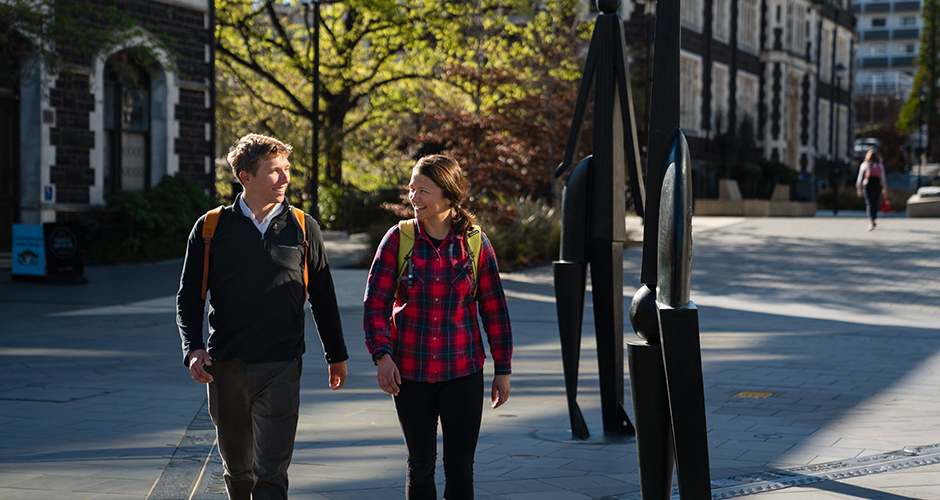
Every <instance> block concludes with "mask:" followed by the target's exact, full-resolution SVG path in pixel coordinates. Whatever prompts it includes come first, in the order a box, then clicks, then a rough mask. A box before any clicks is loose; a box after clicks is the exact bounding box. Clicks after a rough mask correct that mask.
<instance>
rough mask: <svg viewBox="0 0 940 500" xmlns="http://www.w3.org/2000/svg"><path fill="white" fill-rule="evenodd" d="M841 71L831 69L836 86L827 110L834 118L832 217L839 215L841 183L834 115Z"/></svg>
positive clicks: (830, 171)
mask: <svg viewBox="0 0 940 500" xmlns="http://www.w3.org/2000/svg"><path fill="white" fill-rule="evenodd" d="M843 71H845V66H844V65H843V64H842V63H839V64H836V66H835V68H833V72H834V73H835V77H836V86H835V89H834V91H833V99H832V105H831V106H830V110H829V116H831V117H835V118H834V128H835V132H834V133H833V135H832V137H830V139H829V142H830V144H833V143H834V146H833V148H832V154H833V161H832V168H830V169H829V183H830V184H831V185H832V215H839V183H841V182H842V169H841V168H840V167H839V113H836V106H837V105H838V103H839V100H840V98H841V92H842V72H843ZM830 119H832V118H830Z"/></svg>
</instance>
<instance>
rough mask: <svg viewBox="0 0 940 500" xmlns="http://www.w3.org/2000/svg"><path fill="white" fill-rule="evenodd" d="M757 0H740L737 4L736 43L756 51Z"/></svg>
mask: <svg viewBox="0 0 940 500" xmlns="http://www.w3.org/2000/svg"><path fill="white" fill-rule="evenodd" d="M757 26H758V25H757V0H741V2H740V3H739V4H738V45H739V46H741V48H743V49H747V50H750V51H751V52H757V49H758V46H757V43H758V42H757Z"/></svg>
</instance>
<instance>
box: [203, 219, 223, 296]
mask: <svg viewBox="0 0 940 500" xmlns="http://www.w3.org/2000/svg"><path fill="white" fill-rule="evenodd" d="M221 213H222V205H219V206H217V207H215V208H213V209H212V210H209V211H208V212H206V220H205V221H204V222H203V224H202V239H203V241H205V243H206V255H205V257H204V258H203V260H202V300H206V291H207V290H208V288H207V286H208V284H209V243H211V242H212V236H213V235H215V227H216V225H218V224H219V214H221Z"/></svg>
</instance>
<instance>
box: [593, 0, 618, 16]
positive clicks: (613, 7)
mask: <svg viewBox="0 0 940 500" xmlns="http://www.w3.org/2000/svg"><path fill="white" fill-rule="evenodd" d="M596 3H597V10H599V11H601V12H603V13H604V14H613V13H615V12H617V11H619V10H620V0H597V2H596Z"/></svg>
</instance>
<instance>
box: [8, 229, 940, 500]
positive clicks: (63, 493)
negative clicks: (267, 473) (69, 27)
mask: <svg viewBox="0 0 940 500" xmlns="http://www.w3.org/2000/svg"><path fill="white" fill-rule="evenodd" d="M818 215H819V216H818V217H816V218H801V219H788V218H734V217H709V218H706V217H698V218H695V219H694V221H693V237H694V244H695V246H694V249H693V252H694V253H693V267H692V269H693V273H692V287H693V290H692V300H693V301H695V303H696V305H697V306H698V307H699V314H700V326H701V330H702V337H701V341H702V358H703V367H704V378H705V395H706V412H707V415H706V420H707V424H708V429H709V435H708V442H709V452H710V466H711V477H712V479H713V494H714V495H718V496H714V498H732V497H735V496H756V497H775V498H777V497H779V498H800V499H809V500H823V499H825V500H829V499H832V498H866V499H874V498H885V499H890V500H898V499H907V498H923V499H930V498H940V493H938V492H940V465H937V464H932V463H926V462H925V463H914V462H911V463H907V464H906V465H905V466H904V467H903V468H887V467H886V468H884V470H881V469H878V470H875V469H872V470H871V471H867V472H866V473H865V474H862V475H856V476H845V477H841V476H840V477H837V475H836V474H835V473H832V474H830V475H829V476H826V477H825V478H823V479H820V480H817V479H818V478H814V479H813V481H815V482H813V483H811V484H809V483H801V484H792V485H790V484H787V485H783V486H781V487H779V488H776V489H773V490H767V491H749V490H747V488H746V487H745V488H742V487H740V485H739V486H734V484H736V483H735V481H738V482H740V480H741V479H740V478H747V477H754V476H748V475H755V474H777V475H779V476H781V477H794V476H797V477H803V478H805V477H806V473H805V472H799V471H802V470H804V469H803V468H806V467H814V468H816V469H814V470H827V471H828V470H831V471H838V470H839V467H840V466H841V465H840V464H845V463H846V461H850V460H866V459H867V460H875V458H871V457H876V458H877V457H879V456H881V455H883V454H889V453H892V452H896V451H898V450H905V449H913V448H917V447H924V446H928V445H933V444H937V443H940V420H938V419H937V414H938V411H940V335H938V333H940V329H938V325H940V321H938V320H937V318H938V317H940V259H937V258H936V255H937V253H936V252H937V249H938V248H940V220H938V219H906V218H903V217H897V216H889V217H886V218H883V219H880V222H879V224H878V227H877V229H876V230H874V231H872V232H868V231H866V230H865V228H866V226H867V221H866V220H865V218H864V215H863V214H861V213H852V212H840V214H839V216H838V217H832V216H830V215H829V214H826V213H822V212H820V213H819V214H818ZM634 224H635V221H634ZM634 234H637V233H634ZM326 243H327V250H328V252H331V254H330V260H331V262H332V263H333V266H334V267H335V269H334V281H335V282H336V284H337V292H338V296H339V301H340V305H341V314H342V319H343V324H344V327H345V332H346V338H347V344H348V346H349V349H350V354H351V356H352V357H351V359H350V360H349V363H348V364H349V369H350V376H349V379H348V380H347V386H346V387H344V388H343V389H342V390H340V391H337V392H333V391H330V390H329V389H328V388H327V387H326V370H325V366H324V365H323V363H322V361H321V360H322V351H321V350H320V348H319V343H318V342H317V340H316V330H315V326H313V324H312V321H311V322H308V323H309V324H308V327H307V333H308V353H307V355H306V357H307V363H306V364H305V368H306V369H305V375H304V378H303V385H302V394H301V421H300V426H299V429H298V436H297V450H296V452H295V460H294V464H293V466H292V467H291V471H290V472H291V496H292V497H294V498H304V499H331V500H337V499H352V498H356V499H362V498H369V499H384V498H389V499H391V498H403V497H404V446H403V444H402V442H401V433H400V430H399V429H398V423H397V417H396V416H395V412H394V407H393V403H392V401H391V399H390V397H389V396H387V395H385V394H384V393H382V392H381V391H380V390H379V389H378V388H377V387H376V383H375V371H374V370H375V368H374V366H373V365H372V362H371V359H370V358H369V356H368V353H367V352H366V350H365V347H364V345H363V340H362V334H361V326H360V325H361V322H362V305H361V301H362V293H363V288H364V283H365V278H366V275H367V271H365V270H363V269H357V268H352V267H349V266H353V265H355V263H357V262H359V261H360V260H361V257H362V255H363V254H364V252H365V251H366V250H365V248H366V242H365V239H364V237H361V236H355V237H352V238H347V237H344V236H343V235H331V237H330V238H329V239H328V241H327V242H326ZM640 257H641V253H640V249H639V247H632V248H628V249H627V250H625V251H624V284H625V297H626V299H625V305H626V301H629V299H630V297H632V295H633V291H634V290H635V289H636V288H637V287H638V286H639V283H638V276H639V264H640ZM180 267H181V261H179V260H175V261H167V262H160V263H153V264H140V265H122V266H105V267H88V268H87V269H86V277H88V279H89V283H88V284H87V285H76V286H55V285H46V284H42V283H33V282H20V281H11V280H10V277H9V274H4V273H0V318H2V327H0V360H2V361H3V362H2V363H0V425H2V428H3V429H4V430H5V431H6V432H5V433H4V434H5V436H6V437H5V439H4V440H3V441H2V442H0V499H6V498H11V499H33V498H36V499H40V498H41V499H48V498H57V499H59V498H61V499H73V498H74V499H84V498H108V499H122V498H135V499H141V498H146V497H147V496H148V495H150V494H151V490H152V489H153V488H154V486H155V485H156V484H158V482H159V480H160V478H161V477H163V475H164V473H165V471H166V470H167V467H168V465H169V464H170V463H171V461H172V460H173V457H174V454H176V453H177V452H178V451H179V450H180V449H183V447H184V446H185V444H184V443H183V440H184V438H185V436H186V433H187V430H189V429H190V428H191V426H192V425H193V422H194V420H195V419H196V417H197V416H198V415H200V412H201V411H204V410H201V409H202V408H203V404H204V402H205V398H206V393H205V388H204V387H203V386H200V385H197V384H195V383H194V382H192V380H191V379H190V378H189V375H188V372H187V371H186V370H185V368H184V367H183V365H182V363H181V360H180V355H179V339H178V336H177V333H176V327H175V310H174V303H175V300H174V294H175V291H176V288H177V287H178V280H179V271H180ZM503 280H504V285H505V287H506V292H507V300H508V303H509V307H510V312H511V315H512V319H513V328H514V336H515V352H514V359H513V376H512V383H513V386H512V395H511V398H510V401H509V403H508V404H507V405H505V406H504V407H501V408H499V409H498V410H490V409H488V408H487V409H486V410H485V411H484V420H483V429H482V433H481V438H480V444H479V447H478V453H477V466H476V482H477V488H476V497H477V498H480V499H520V500H521V499H527V498H538V499H539V500H551V499H566V498H572V499H582V498H587V499H600V498H607V499H626V498H639V497H638V492H639V477H638V469H637V466H638V465H637V461H636V444H635V441H634V440H632V439H617V438H615V437H605V436H603V434H602V432H601V430H600V429H601V424H600V401H599V389H598V381H597V361H596V357H595V342H594V339H593V335H591V333H592V332H593V319H592V311H591V309H592V307H591V298H590V293H589V294H588V297H587V311H586V314H585V323H584V337H583V340H582V359H581V378H580V385H579V404H580V405H581V408H582V411H583V413H584V415H585V418H586V420H587V423H588V426H589V429H590V430H591V432H592V433H593V434H592V436H591V439H589V440H587V441H584V442H581V441H578V440H575V439H572V438H571V436H570V431H569V430H568V422H567V409H566V406H565V391H564V381H563V376H562V368H561V358H560V353H559V349H560V348H559V341H558V332H557V325H556V323H555V308H554V292H553V288H552V274H551V269H550V267H541V268H534V269H529V270H526V271H522V272H516V273H504V274H503ZM625 337H626V339H627V340H632V338H633V337H632V333H630V332H629V331H628V332H627V333H626V334H625ZM490 369H491V367H490V366H487V368H486V373H487V378H488V379H489V378H490V377H491V371H489V370H490ZM626 375H627V377H629V374H626ZM625 386H626V393H625V402H626V406H627V411H628V414H632V407H631V404H630V401H631V399H630V389H629V378H627V380H626V383H625ZM749 392H750V393H769V395H768V396H766V397H765V398H764V399H752V398H747V397H741V396H740V394H742V393H749ZM210 444H211V443H210ZM210 448H211V446H208V447H206V449H210ZM898 460H900V459H898ZM924 460H927V459H923V460H921V461H924ZM439 465H440V464H439ZM193 467H195V469H196V470H197V472H198V475H196V476H193V477H194V478H195V479H192V484H190V485H187V486H186V488H187V489H188V490H187V494H192V495H193V498H197V499H222V498H225V496H224V487H222V481H221V462H220V460H219V459H218V455H217V452H209V453H208V455H207V456H206V457H205V460H201V461H199V460H196V461H194V464H193ZM793 471H798V472H793ZM800 474H802V476H801V475H800ZM437 477H438V480H439V481H442V480H443V471H442V470H440V469H439V470H438V476H437ZM805 480H806V479H804V481H805ZM728 485H731V486H728ZM722 488H724V489H722ZM728 488H737V490H735V491H736V492H737V493H734V492H731V493H729V491H731V490H729V489H728ZM439 491H443V487H442V483H441V487H440V488H439ZM732 494H733V495H732ZM720 495H726V496H720ZM727 495H732V496H727Z"/></svg>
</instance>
